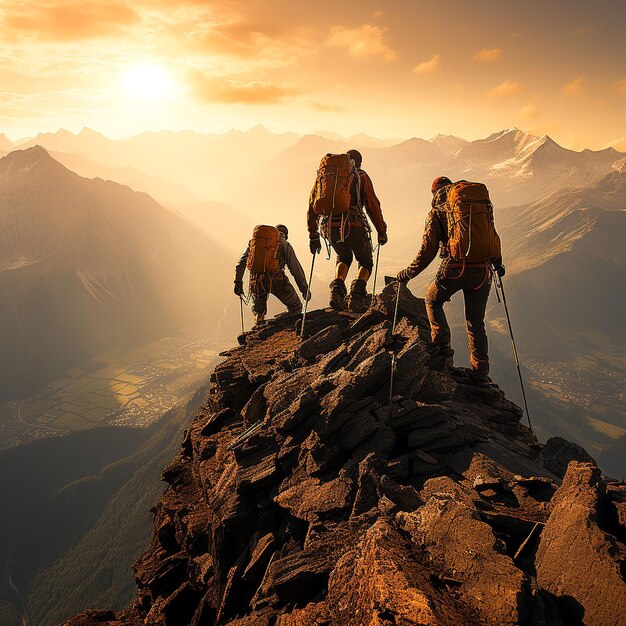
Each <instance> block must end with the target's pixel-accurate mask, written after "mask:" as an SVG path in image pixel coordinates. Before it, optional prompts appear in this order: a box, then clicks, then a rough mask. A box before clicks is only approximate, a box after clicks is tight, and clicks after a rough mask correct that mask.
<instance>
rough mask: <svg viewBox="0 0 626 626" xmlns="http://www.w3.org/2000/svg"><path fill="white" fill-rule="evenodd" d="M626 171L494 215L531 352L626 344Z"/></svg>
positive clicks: (520, 324)
mask: <svg viewBox="0 0 626 626" xmlns="http://www.w3.org/2000/svg"><path fill="white" fill-rule="evenodd" d="M623 207H626V173H623V172H622V173H619V172H614V173H612V174H609V175H608V176H606V177H605V178H603V179H602V180H601V181H600V182H599V183H597V184H596V185H595V186H594V187H589V188H583V189H573V190H563V191H561V192H557V193H554V194H551V195H550V196H548V197H546V198H545V199H544V200H541V201H538V202H534V203H532V204H530V205H527V206H523V207H513V208H511V209H506V210H504V211H501V212H499V213H498V214H497V215H496V219H497V222H498V229H499V232H500V235H501V238H502V241H503V246H504V253H505V257H506V263H507V267H508V269H509V270H510V276H511V278H510V281H507V285H508V284H509V282H510V288H509V291H510V300H511V306H512V309H513V310H515V316H516V320H517V325H518V327H520V328H521V329H522V330H521V331H520V335H521V336H522V337H525V338H526V339H525V340H524V344H525V347H526V351H527V353H529V354H531V355H532V356H533V357H544V358H545V357H547V356H548V355H552V356H553V360H555V359H554V357H555V356H557V355H558V357H559V358H561V357H563V356H564V355H565V354H568V353H571V352H577V351H578V352H581V351H582V352H584V351H588V350H591V349H592V348H594V347H595V348H601V349H606V348H607V346H611V345H618V346H620V345H621V346H623V345H625V344H626V333H625V332H624V328H623V324H622V320H621V317H622V314H621V312H622V311H623V310H624V304H625V303H626V300H625V296H624V293H623V290H621V289H616V288H615V286H616V285H618V284H619V283H620V281H621V279H622V277H623V275H624V270H625V269H626V249H625V248H624V245H623V241H624V238H625V237H626V210H623Z"/></svg>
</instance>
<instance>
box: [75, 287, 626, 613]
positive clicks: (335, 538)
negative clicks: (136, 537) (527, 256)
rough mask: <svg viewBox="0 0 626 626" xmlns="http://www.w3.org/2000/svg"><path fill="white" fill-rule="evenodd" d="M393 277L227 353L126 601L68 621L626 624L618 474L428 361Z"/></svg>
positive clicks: (173, 473)
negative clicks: (537, 433) (346, 308)
mask: <svg viewBox="0 0 626 626" xmlns="http://www.w3.org/2000/svg"><path fill="white" fill-rule="evenodd" d="M395 289H396V287H395V285H389V286H388V287H386V288H385V290H384V291H383V293H382V294H381V295H380V296H377V297H376V298H375V299H374V302H373V304H372V307H371V308H370V309H369V311H368V312H367V313H365V314H363V315H361V316H360V317H358V316H355V315H353V314H351V313H348V312H344V313H339V312H335V311H330V310H324V311H314V312H312V313H311V314H310V315H309V317H308V319H307V322H306V327H305V330H306V332H305V333H304V338H303V339H301V338H300V336H299V334H298V332H297V330H296V327H297V320H296V319H295V318H294V317H293V316H291V317H290V316H287V315H282V316H278V317H276V318H275V319H273V320H270V321H268V322H267V323H265V324H263V325H262V326H259V327H256V328H255V329H253V330H252V331H251V332H249V333H247V334H246V335H245V336H243V337H241V338H240V343H241V345H240V346H239V347H237V348H236V349H233V350H231V351H229V352H226V353H224V354H223V356H225V357H226V359H225V360H224V362H223V363H222V364H221V365H219V366H218V367H217V368H216V369H215V372H214V374H213V376H212V387H211V390H210V393H209V397H208V399H207V403H206V405H205V406H204V408H203V409H202V410H201V411H200V413H199V414H198V415H197V417H196V418H195V420H194V421H193V423H192V424H191V426H190V428H189V429H188V430H187V431H186V434H185V436H184V440H183V443H182V447H181V450H180V452H179V454H178V456H177V457H176V458H175V459H174V460H173V462H172V463H171V464H170V466H169V467H167V468H166V469H165V470H164V472H163V480H164V481H165V482H166V483H167V484H168V485H169V486H168V488H167V490H166V491H165V493H164V495H163V497H162V498H161V500H160V501H159V502H158V503H157V505H156V506H155V508H154V532H153V536H152V541H151V544H150V547H149V548H148V550H147V551H146V552H145V553H144V554H143V555H142V556H141V557H140V558H139V560H138V561H137V563H136V564H135V577H136V583H137V600H136V601H135V602H134V604H133V605H132V606H131V607H130V608H128V609H127V610H124V611H121V612H119V613H114V612H113V611H107V610H91V611H86V612H84V613H81V614H79V615H77V616H75V617H74V618H72V619H71V620H70V621H69V622H68V624H70V625H71V626H88V625H89V626H91V625H95V624H116V625H117V624H120V625H121V624H124V625H129V626H131V625H139V624H151V625H167V626H170V625H172V626H173V625H180V626H182V625H187V624H189V625H201V624H207V625H209V624H230V625H233V626H235V625H237V626H252V625H259V626H270V625H275V626H309V625H317V626H322V625H329V626H330V625H342V626H352V625H354V626H357V625H358V626H361V625H363V626H383V625H384V626H387V625H389V626H390V625H392V624H403V625H408V624H424V625H430V624H441V625H450V624H455V625H457V624H493V625H499V626H501V625H504V624H536V625H540V624H545V625H551V626H553V625H559V624H567V625H570V624H591V625H603V626H605V625H608V624H626V583H625V580H624V579H625V577H626V485H624V484H623V483H619V482H617V481H614V480H610V479H607V478H604V477H603V476H602V475H601V473H600V470H599V469H598V468H597V466H596V464H595V462H594V461H593V459H592V458H591V457H590V456H589V455H588V454H587V453H586V452H585V451H584V450H583V449H582V448H580V447H578V446H575V445H573V444H570V443H568V442H566V441H564V440H562V439H558V438H553V439H551V440H549V441H548V443H547V444H546V445H545V446H542V445H540V444H539V443H538V442H537V440H536V439H535V437H534V436H533V435H532V433H531V432H530V431H529V430H528V428H526V427H525V426H524V425H523V424H521V423H520V420H521V418H522V411H521V410H520V409H519V408H518V407H517V406H516V405H514V404H513V403H512V402H510V401H508V400H507V399H506V398H505V396H504V393H503V392H502V391H501V390H500V389H499V388H498V387H497V386H496V385H485V386H476V385H472V384H470V381H469V379H468V378H467V375H466V374H465V372H464V370H460V369H456V368H454V367H452V364H451V363H450V362H449V361H447V360H446V359H445V358H443V357H437V358H433V357H431V356H430V355H429V352H428V347H429V340H428V321H427V319H426V315H425V308H424V303H423V301H422V300H419V299H417V298H415V297H413V296H412V294H411V293H410V291H409V290H408V289H407V288H405V287H402V288H401V292H400V298H399V307H398V322H397V325H396V328H395V330H393V329H392V318H393V313H394V305H395ZM392 330H393V332H392ZM392 371H393V377H392V375H391V373H392ZM390 382H392V385H390ZM390 387H391V393H390ZM390 396H391V402H390Z"/></svg>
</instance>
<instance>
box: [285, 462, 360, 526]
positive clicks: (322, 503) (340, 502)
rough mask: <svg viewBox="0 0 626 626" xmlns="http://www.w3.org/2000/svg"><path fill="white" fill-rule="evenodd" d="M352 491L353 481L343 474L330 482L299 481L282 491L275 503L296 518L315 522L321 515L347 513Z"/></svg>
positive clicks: (314, 479)
mask: <svg viewBox="0 0 626 626" xmlns="http://www.w3.org/2000/svg"><path fill="white" fill-rule="evenodd" d="M352 489H353V482H352V480H351V479H350V477H349V476H347V474H346V473H345V472H342V473H341V474H340V475H339V476H338V477H337V478H336V479H335V480H332V481H329V482H321V481H320V480H319V479H318V478H306V479H304V480H302V481H297V482H296V484H295V485H293V486H291V487H287V488H286V489H285V490H284V491H280V493H279V494H278V495H277V496H276V497H275V498H274V501H275V502H276V504H278V505H279V506H281V507H283V508H285V509H287V510H289V511H290V512H291V514H292V515H294V516H295V517H297V518H299V519H303V520H307V521H313V520H314V519H315V518H316V517H317V516H319V515H323V514H330V513H340V512H341V511H345V510H346V509H347V508H348V507H349V506H350V504H351V499H350V496H351V495H352Z"/></svg>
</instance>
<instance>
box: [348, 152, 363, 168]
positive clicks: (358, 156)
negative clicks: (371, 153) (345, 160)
mask: <svg viewBox="0 0 626 626" xmlns="http://www.w3.org/2000/svg"><path fill="white" fill-rule="evenodd" d="M346 154H347V155H348V156H349V157H350V158H351V159H352V160H353V161H354V164H355V165H356V166H357V167H361V163H363V156H362V155H361V153H360V152H359V151H358V150H348V152H347V153H346Z"/></svg>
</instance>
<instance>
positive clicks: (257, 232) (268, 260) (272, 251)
mask: <svg viewBox="0 0 626 626" xmlns="http://www.w3.org/2000/svg"><path fill="white" fill-rule="evenodd" d="M279 252H280V233H279V231H278V229H277V228H274V226H255V228H254V231H253V232H252V239H250V250H249V252H248V263H247V267H248V270H249V271H250V273H252V274H265V273H274V272H277V271H278V270H279V269H280V258H279Z"/></svg>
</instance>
